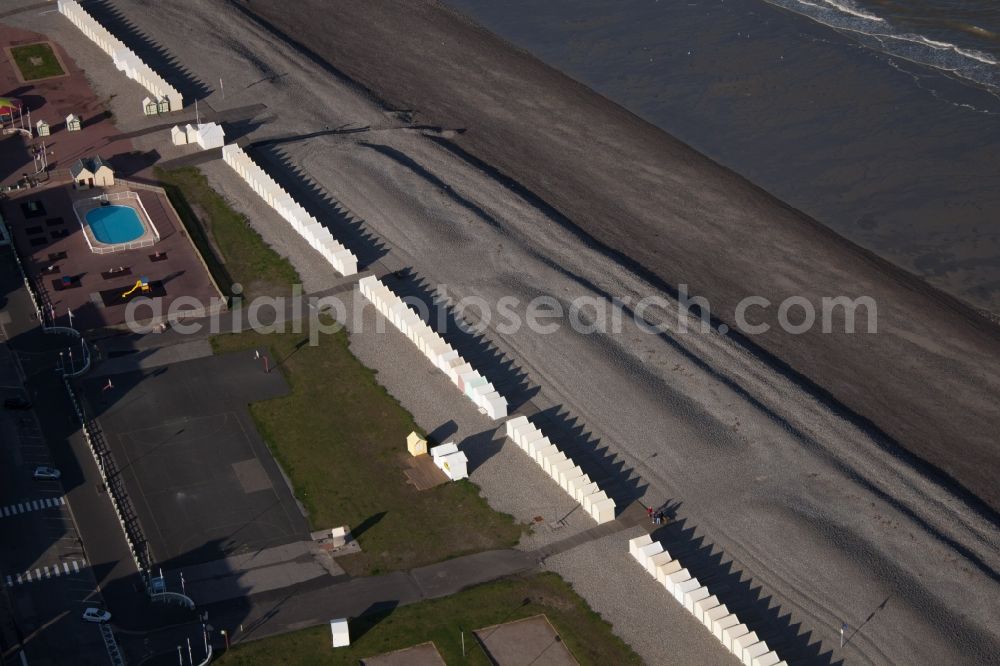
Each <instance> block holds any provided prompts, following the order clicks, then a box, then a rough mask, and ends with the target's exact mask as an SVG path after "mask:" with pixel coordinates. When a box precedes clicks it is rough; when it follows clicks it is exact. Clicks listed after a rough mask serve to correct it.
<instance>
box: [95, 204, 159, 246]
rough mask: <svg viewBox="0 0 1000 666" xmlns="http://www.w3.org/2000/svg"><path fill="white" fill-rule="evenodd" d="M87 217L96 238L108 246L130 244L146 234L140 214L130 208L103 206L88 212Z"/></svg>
mask: <svg viewBox="0 0 1000 666" xmlns="http://www.w3.org/2000/svg"><path fill="white" fill-rule="evenodd" d="M86 217H87V225H88V226H90V230H91V231H92V232H93V233H94V238H96V239H97V240H99V241H100V242H102V243H105V244H106V245H117V244H118V243H128V242H131V241H134V240H135V239H137V238H140V237H142V235H143V234H144V233H146V226H145V225H144V224H143V223H142V220H140V219H139V214H138V213H136V212H135V209H134V208H130V207H128V206H101V207H100V208H94V209H92V210H88V211H87V215H86Z"/></svg>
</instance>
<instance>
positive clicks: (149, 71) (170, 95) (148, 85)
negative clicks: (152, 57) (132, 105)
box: [57, 0, 184, 111]
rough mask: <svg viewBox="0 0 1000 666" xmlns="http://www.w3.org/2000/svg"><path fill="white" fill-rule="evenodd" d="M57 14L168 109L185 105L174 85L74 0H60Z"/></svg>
mask: <svg viewBox="0 0 1000 666" xmlns="http://www.w3.org/2000/svg"><path fill="white" fill-rule="evenodd" d="M57 6H58V7H59V13H60V14H62V15H63V16H65V17H66V18H68V19H69V20H70V21H71V22H72V23H73V25H75V26H76V27H77V28H79V29H80V31H81V32H82V33H83V34H84V35H86V36H87V37H88V38H90V40H91V41H92V42H94V43H95V44H97V45H98V46H99V47H100V48H101V49H102V50H103V51H104V52H105V53H107V54H108V55H109V56H111V59H112V60H114V63H115V67H117V68H118V69H119V70H120V71H122V72H125V76H127V77H129V78H130V79H132V80H133V81H137V82H138V83H139V84H140V85H141V86H142V87H143V88H145V89H146V90H148V91H149V92H151V93H152V94H153V95H154V96H155V97H156V98H157V100H161V101H163V100H165V101H166V102H167V104H168V108H167V109H166V110H168V111H180V110H181V109H182V108H184V98H183V96H182V95H181V94H180V92H178V91H177V89H176V88H174V87H173V86H171V85H170V84H169V83H167V82H166V81H165V80H164V79H163V77H162V76H160V75H159V74H157V73H156V72H155V71H153V68H152V67H150V66H149V65H147V64H146V63H144V62H143V61H142V59H141V58H140V57H139V56H137V55H136V54H135V53H133V52H132V50H131V49H129V48H128V47H127V46H125V44H124V43H123V42H122V41H121V40H120V39H118V38H117V37H115V36H114V35H112V34H111V32H110V31H109V30H108V29H107V28H105V27H104V26H103V25H101V24H100V23H99V22H98V21H97V19H95V18H94V17H93V16H91V15H90V14H88V13H87V11H86V10H85V9H84V8H83V7H81V6H80V3H79V2H76V0H59V1H58V3H57ZM161 110H162V109H161Z"/></svg>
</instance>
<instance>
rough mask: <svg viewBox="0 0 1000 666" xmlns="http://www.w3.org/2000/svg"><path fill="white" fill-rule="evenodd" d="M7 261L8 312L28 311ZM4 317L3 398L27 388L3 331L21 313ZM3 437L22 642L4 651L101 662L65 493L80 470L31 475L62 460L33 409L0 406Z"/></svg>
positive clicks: (0, 579) (5, 516)
mask: <svg viewBox="0 0 1000 666" xmlns="http://www.w3.org/2000/svg"><path fill="white" fill-rule="evenodd" d="M4 261H7V258H6V256H5V258H4ZM8 269H9V266H6V265H5V267H4V271H3V273H4V276H3V281H2V282H3V286H4V287H5V288H4V289H3V293H4V294H5V295H6V296H7V298H8V308H7V310H5V313H7V314H8V315H9V314H10V313H11V312H14V313H20V314H23V313H25V312H28V311H30V305H28V304H27V303H26V302H25V299H26V298H27V294H26V292H25V291H24V290H23V289H16V290H14V291H13V292H12V291H11V290H10V288H11V287H12V286H13V287H17V282H16V281H15V280H12V279H11V278H12V277H15V278H16V276H12V275H11V273H10V271H9V270H8ZM7 319H8V321H6V322H5V323H4V326H3V330H2V332H0V335H2V337H3V339H2V340H0V398H3V399H6V398H8V397H15V396H16V397H25V396H27V395H28V393H29V391H28V389H27V388H26V387H25V384H24V382H23V379H24V378H25V377H24V375H23V374H22V373H23V372H24V371H23V370H22V364H21V363H20V361H19V359H18V354H17V352H16V351H14V350H12V349H11V348H10V346H11V342H10V340H9V339H8V337H7V336H8V335H12V334H14V333H20V334H22V335H23V334H24V333H26V330H27V329H26V328H24V327H23V324H24V322H25V319H24V318H23V317H20V316H18V317H17V321H15V317H13V316H9V317H8V318H7ZM27 354H29V355H31V356H32V357H34V359H35V361H36V362H35V363H33V364H31V366H33V367H36V368H40V367H45V364H43V363H39V362H38V360H39V359H40V358H43V357H44V356H45V355H42V356H39V355H38V354H32V353H31V352H27ZM50 371H51V370H50ZM0 442H2V443H3V444H2V445H0V544H3V546H2V547H0V585H2V587H3V593H4V597H5V601H6V602H7V604H8V606H7V607H8V608H9V609H12V610H13V617H12V618H10V622H9V625H8V626H10V627H11V628H12V629H13V634H14V636H15V637H16V638H17V639H18V640H19V642H20V646H19V647H13V648H8V646H7V645H6V644H5V646H4V647H5V651H4V657H5V659H8V660H10V659H13V658H15V657H16V658H18V659H19V658H20V657H19V655H18V654H17V653H18V652H19V651H20V649H21V648H23V650H24V653H25V656H26V658H27V659H28V661H29V663H35V662H40V663H44V662H45V660H46V659H51V660H52V661H53V662H54V663H79V664H95V665H97V664H101V665H103V664H106V663H107V654H106V651H105V646H104V640H103V638H102V637H101V632H100V630H99V629H98V627H97V626H96V625H94V624H90V623H86V622H83V621H82V620H81V619H80V614H81V613H82V612H83V610H84V609H85V608H87V607H88V606H102V605H103V603H104V602H103V599H102V597H101V593H100V589H99V586H98V583H97V579H96V577H95V574H94V571H93V570H92V568H91V562H90V560H89V559H88V557H87V552H86V550H85V548H84V545H83V541H82V540H81V538H80V532H79V529H78V528H77V525H76V521H75V520H74V516H73V511H72V507H71V505H70V503H69V502H68V501H67V499H68V495H67V493H66V490H65V489H66V488H67V487H73V486H75V485H78V484H79V477H78V476H77V475H74V474H71V473H67V474H66V476H65V477H64V478H63V479H59V480H36V479H34V478H33V477H32V473H33V471H34V469H35V467H37V466H39V465H44V466H49V467H53V466H57V465H58V464H59V463H58V462H57V458H56V456H55V455H54V451H53V450H52V449H51V448H50V446H49V443H48V441H47V440H46V438H45V436H44V434H43V432H42V428H41V426H40V424H39V412H38V411H37V410H35V409H30V410H25V411H12V410H6V409H5V410H3V411H0ZM67 472H69V470H68V469H67Z"/></svg>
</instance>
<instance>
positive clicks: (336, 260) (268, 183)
mask: <svg viewBox="0 0 1000 666" xmlns="http://www.w3.org/2000/svg"><path fill="white" fill-rule="evenodd" d="M222 159H223V160H225V162H226V164H228V165H229V166H230V167H232V168H233V170H234V171H236V173H238V174H239V175H240V177H241V178H243V180H245V181H246V182H247V184H249V185H250V187H251V188H252V189H253V191H254V192H256V193H257V194H258V195H259V196H260V198H261V199H263V200H264V201H265V202H266V203H267V205H268V206H270V207H271V208H273V209H274V210H275V211H277V213H278V215H280V216H281V217H283V218H284V219H285V220H287V221H288V223H289V224H291V225H292V228H293V229H295V231H297V232H298V233H299V235H301V236H302V237H303V238H305V239H306V241H308V243H309V244H310V245H312V246H313V248H315V249H316V251H317V252H319V253H320V254H321V255H323V257H324V258H325V259H326V260H327V261H328V262H330V265H332V266H333V267H334V269H335V270H336V271H337V272H338V273H340V274H341V275H345V276H346V275H354V274H355V273H357V272H358V259H357V257H355V256H354V254H353V253H352V252H351V251H350V250H348V249H347V248H345V247H344V246H343V245H341V244H340V243H339V242H338V241H337V240H336V239H334V237H333V236H332V235H331V234H330V230H329V229H327V228H326V227H324V226H323V225H322V224H320V223H319V222H318V221H317V220H316V218H315V217H313V216H312V215H310V214H309V213H307V212H306V209H305V208H303V207H302V206H300V205H299V203H298V202H297V201H295V199H293V198H292V196H291V195H290V194H288V192H286V191H285V190H283V189H282V188H281V186H280V185H278V183H277V182H275V180H274V179H273V178H271V176H269V175H268V173H267V172H266V171H264V170H263V169H262V168H260V167H259V166H258V165H257V164H256V163H255V162H254V161H253V160H252V159H250V156H249V155H247V154H246V152H244V150H243V149H242V148H240V147H239V146H237V145H236V144H235V143H230V144H229V145H226V146H223V147H222Z"/></svg>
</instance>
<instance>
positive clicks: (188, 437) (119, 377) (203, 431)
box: [85, 351, 309, 567]
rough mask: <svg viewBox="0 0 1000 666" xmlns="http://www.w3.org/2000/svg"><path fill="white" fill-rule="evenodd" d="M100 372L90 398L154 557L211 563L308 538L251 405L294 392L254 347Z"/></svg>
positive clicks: (163, 560)
mask: <svg viewBox="0 0 1000 666" xmlns="http://www.w3.org/2000/svg"><path fill="white" fill-rule="evenodd" d="M108 381H109V379H108V378H107V377H102V376H101V375H100V371H99V370H98V371H97V373H96V374H95V376H94V378H93V379H91V380H89V381H87V382H86V386H85V389H86V394H87V399H88V404H89V405H90V406H91V407H92V410H93V413H95V414H97V416H98V422H99V424H100V426H101V429H102V431H103V432H104V436H105V438H106V440H107V442H108V444H109V445H110V446H111V450H112V452H113V455H114V457H115V460H116V462H117V463H118V466H119V468H120V469H121V470H122V475H123V477H124V479H125V483H126V487H127V488H128V491H129V494H130V496H131V498H132V503H133V505H134V506H135V508H136V511H137V513H138V515H139V520H140V522H141V524H142V527H143V531H144V532H145V533H146V538H147V539H148V541H149V543H150V548H151V550H152V556H153V558H154V560H155V561H157V562H160V563H168V562H169V565H170V566H171V567H176V566H178V565H186V564H194V563H203V562H208V561H212V560H216V559H220V558H222V557H227V556H230V555H235V554H240V553H245V552H250V551H255V550H259V549H262V548H269V547H272V546H278V545H282V544H285V543H290V542H292V541H299V540H308V539H309V526H308V523H307V521H306V519H305V517H304V516H303V515H302V513H301V512H300V511H299V509H298V505H297V504H296V502H295V500H294V498H293V497H292V494H291V492H290V491H289V489H288V486H287V484H286V483H285V481H284V479H283V477H282V476H281V472H280V470H279V469H278V467H277V464H276V463H275V461H274V459H273V458H272V457H271V455H270V452H269V451H268V449H267V446H266V444H265V443H264V441H263V439H262V438H261V437H260V435H259V434H258V432H257V430H256V428H255V426H254V423H253V420H252V418H251V417H250V414H249V411H248V409H247V405H248V403H250V402H254V401H257V400H266V399H269V398H274V397H279V396H282V395H285V394H286V393H287V391H288V387H287V385H286V383H285V381H284V378H283V377H282V375H281V373H280V372H271V373H265V372H264V369H263V366H262V365H261V363H260V362H259V361H257V360H255V359H254V354H253V352H252V351H251V352H245V353H243V352H241V353H236V354H227V355H225V356H210V357H205V358H200V359H195V360H190V361H184V362H181V363H175V364H172V365H168V366H163V367H159V368H153V369H149V370H136V371H132V372H126V373H122V374H115V375H114V376H113V377H111V384H110V388H109V387H108V386H109V384H108Z"/></svg>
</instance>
